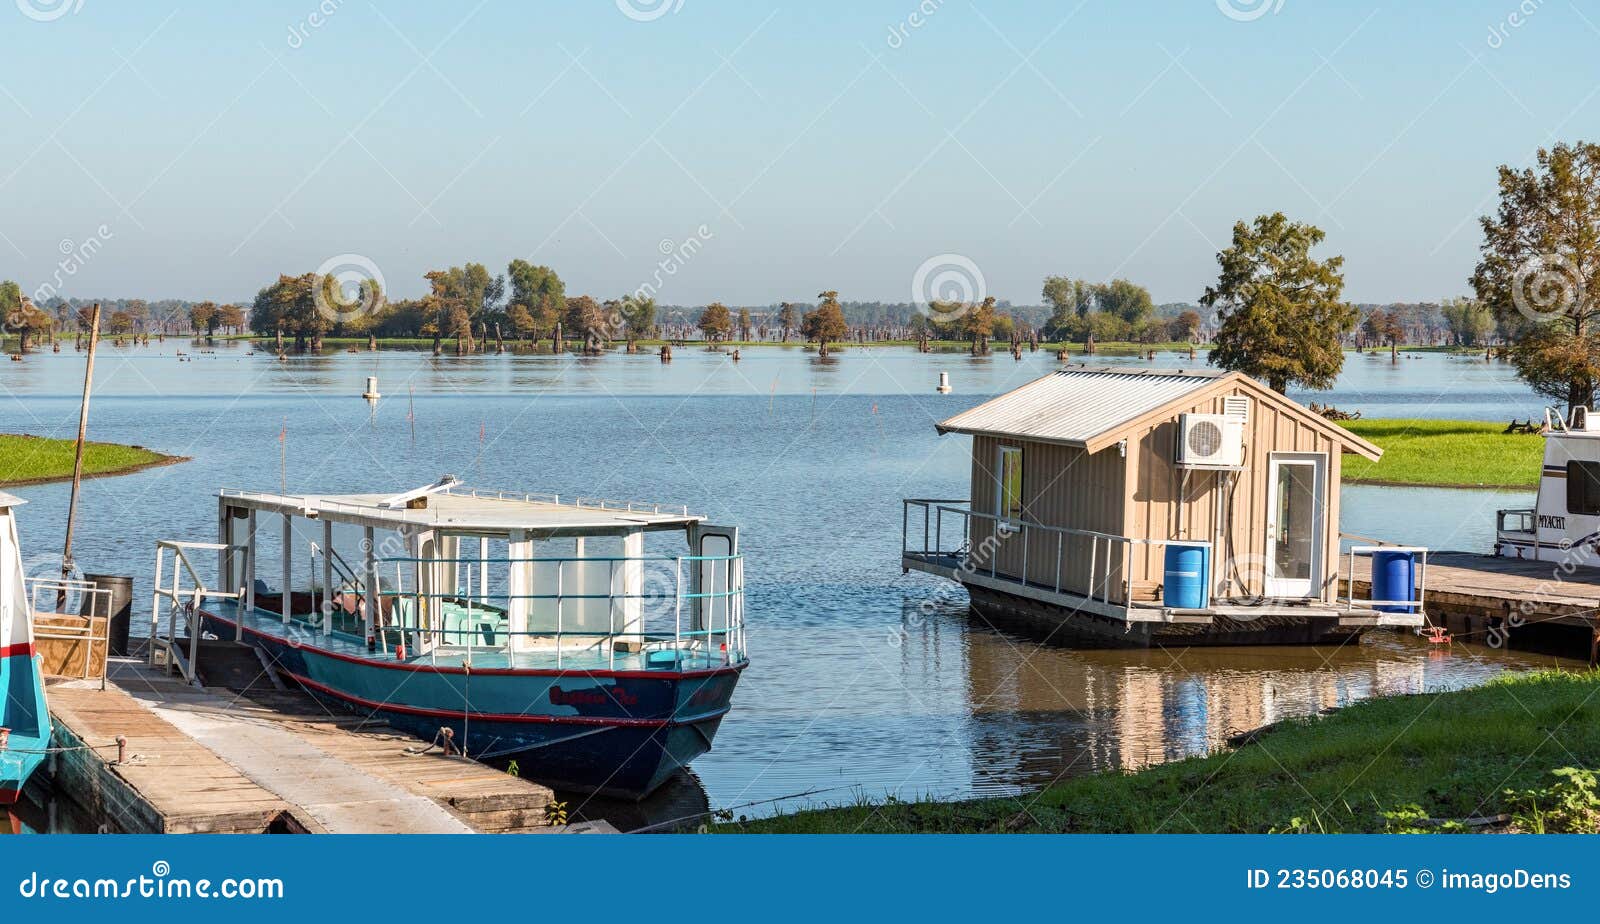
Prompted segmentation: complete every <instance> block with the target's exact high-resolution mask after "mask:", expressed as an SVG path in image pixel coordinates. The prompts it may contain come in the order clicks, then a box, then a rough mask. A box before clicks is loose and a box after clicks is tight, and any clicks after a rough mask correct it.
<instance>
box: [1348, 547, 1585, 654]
mask: <svg viewBox="0 0 1600 924" xmlns="http://www.w3.org/2000/svg"><path fill="white" fill-rule="evenodd" d="M1427 580H1428V587H1427V599H1428V613H1429V615H1430V616H1431V617H1433V618H1434V622H1436V623H1439V624H1442V625H1445V626H1446V627H1448V628H1450V629H1452V630H1454V631H1456V632H1457V633H1470V634H1472V635H1479V636H1488V635H1489V634H1490V633H1500V637H1501V639H1503V640H1504V641H1505V642H1507V643H1511V644H1516V643H1517V637H1518V634H1519V632H1520V633H1523V634H1530V635H1531V634H1533V633H1527V632H1526V631H1525V630H1527V629H1530V628H1535V627H1540V628H1543V627H1549V628H1557V629H1565V630H1567V631H1566V633H1565V634H1567V635H1569V636H1570V637H1571V641H1572V642H1573V643H1577V642H1578V641H1580V640H1581V642H1582V643H1583V644H1585V645H1586V646H1587V649H1588V651H1587V653H1588V656H1589V659H1590V661H1591V662H1593V661H1594V660H1595V655H1596V653H1597V651H1596V648H1597V645H1600V568H1593V567H1585V566H1574V567H1572V568H1571V569H1570V570H1569V569H1567V568H1564V567H1563V566H1562V565H1561V564H1560V563H1558V562H1549V561H1532V560H1529V559H1520V558H1500V557H1497V556H1494V555H1480V554H1476V553H1473V552H1430V553H1429V554H1428V577H1427ZM1355 585H1356V594H1357V595H1358V596H1361V595H1367V594H1369V592H1370V584H1369V582H1368V581H1366V580H1363V579H1361V578H1359V577H1358V578H1357V579H1356V582H1355ZM1478 640H1480V641H1481V640H1483V639H1478ZM1491 640H1492V639H1491ZM1558 647H1560V648H1562V649H1564V650H1565V649H1567V648H1569V647H1570V645H1559V646H1558Z"/></svg>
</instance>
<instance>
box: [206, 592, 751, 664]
mask: <svg viewBox="0 0 1600 924" xmlns="http://www.w3.org/2000/svg"><path fill="white" fill-rule="evenodd" d="M205 610H206V612H208V613H211V614H213V615H215V616H218V617H221V618H223V619H226V620H229V621H237V616H238V614H239V613H241V612H243V607H241V606H239V605H237V604H235V603H234V602H233V601H231V600H213V601H208V602H207V603H206V605H205ZM244 627H245V629H246V630H247V631H250V632H258V633H260V634H262V635H265V636H269V637H271V638H277V639H283V640H286V641H293V642H296V643H298V644H302V645H306V646H308V647H312V648H320V649H323V650H325V651H330V652H333V653H335V654H340V655H345V656H348V657H355V658H371V657H373V656H374V655H373V653H372V652H371V651H369V650H367V644H366V640H365V639H362V638H359V637H357V636H355V635H350V634H348V633H345V632H340V631H338V630H335V631H333V632H330V633H327V634H323V633H322V632H321V631H320V630H318V629H316V628H314V627H311V626H309V625H308V624H307V623H306V622H304V621H303V620H301V619H299V618H298V617H292V618H291V619H290V621H289V622H288V624H285V623H284V621H283V617H282V616H281V615H280V614H278V613H275V612H272V611H270V610H264V609H261V608H260V607H257V608H256V609H255V610H254V611H253V612H249V613H246V614H245V617H244ZM388 632H389V634H391V635H394V634H397V633H398V632H399V630H397V629H393V628H390V629H389V630H388ZM596 641H597V640H588V641H586V642H585V641H572V640H567V641H564V642H562V643H561V645H560V646H559V647H558V646H557V645H556V643H555V640H554V638H553V637H551V638H549V639H548V640H545V639H540V638H534V639H532V640H531V642H532V643H533V644H535V645H537V646H538V647H535V648H533V649H532V650H529V651H515V652H513V651H508V650H507V649H505V648H490V647H478V646H474V647H473V648H472V649H471V651H470V655H471V659H472V667H473V668H474V669H475V670H541V671H548V670H566V671H573V672H575V673H594V672H604V671H646V670H682V671H695V670H713V669H716V668H721V667H726V666H728V664H727V660H726V658H725V657H724V656H723V654H722V652H721V651H716V652H710V651H706V650H705V649H704V648H703V647H700V648H697V649H695V650H687V651H686V650H678V651H672V650H667V651H660V650H656V651H619V650H616V649H614V648H612V647H611V646H610V644H609V643H606V644H597V643H596ZM468 654H469V652H468V650H467V649H466V648H463V647H455V646H441V647H438V648H435V649H434V650H432V651H430V652H427V653H424V654H419V655H409V656H408V657H406V658H405V659H404V660H403V663H406V664H416V665H418V666H430V667H445V668H459V667H462V666H464V665H465V664H466V663H467V657H468ZM383 655H384V656H385V657H391V658H392V657H393V656H394V655H393V652H392V651H389V652H385V653H383ZM674 655H675V656H674Z"/></svg>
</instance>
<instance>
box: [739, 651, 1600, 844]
mask: <svg viewBox="0 0 1600 924" xmlns="http://www.w3.org/2000/svg"><path fill="white" fill-rule="evenodd" d="M1596 692H1600V672H1596V671H1593V670H1588V671H1573V670H1561V669H1552V670H1544V671H1537V672H1531V673H1524V674H1506V675H1502V676H1500V677H1496V678H1494V679H1492V680H1490V681H1489V682H1487V683H1485V684H1482V685H1480V686H1476V687H1471V688H1468V689H1463V690H1452V691H1446V692H1437V693H1428V692H1423V693H1408V694H1399V695H1392V696H1377V697H1373V698H1371V699H1366V700H1362V701H1360V702H1357V703H1352V704H1349V705H1346V706H1342V707H1340V708H1338V709H1335V710H1332V711H1329V712H1324V713H1317V714H1312V715H1309V716H1304V717H1298V718H1288V719H1283V720H1280V721H1278V722H1276V723H1273V724H1272V725H1269V726H1266V727H1264V728H1260V729H1254V730H1251V731H1248V732H1243V733H1239V734H1235V735H1232V736H1230V738H1229V743H1227V744H1224V745H1221V746H1217V747H1215V748H1214V749H1213V750H1211V751H1210V752H1209V753H1207V754H1205V755H1204V756H1197V757H1188V758H1183V759H1180V760H1174V761H1169V762H1166V763H1160V764H1155V765H1152V766H1146V767H1144V768H1141V769H1137V770H1131V771H1129V770H1119V769H1105V770H1101V771H1098V772H1096V773H1092V774H1087V775H1085V776H1080V777H1075V778H1072V779H1066V780H1062V781H1060V782H1057V783H1054V784H1052V785H1050V786H1046V787H1044V788H1043V789H1039V790H1035V791H1032V792H1029V793H1024V794H1021V795H1018V796H1012V797H998V798H981V799H965V800H955V801H942V800H937V799H922V800H919V799H904V800H902V799H899V798H896V797H893V796H891V797H889V798H887V799H886V800H884V801H882V802H868V801H860V802H857V803H854V804H848V805H831V806H830V805H821V806H817V807H814V808H807V809H802V810H799V811H795V812H790V813H787V814H781V815H775V816H772V817H768V818H756V819H739V820H737V821H733V822H725V823H723V824H719V825H715V826H713V829H712V830H714V831H716V832H718V833H729V834H741V833H783V834H802V833H815V834H824V833H838V832H860V833H991V832H995V833H997V832H1033V833H1159V832H1162V831H1171V830H1194V829H1198V830H1202V831H1209V832H1214V833H1330V834H1331V833H1362V832H1365V833H1401V832H1418V833H1420V832H1466V831H1484V832H1488V831H1495V832H1505V831H1515V832H1528V831H1541V832H1543V831H1549V832H1573V833H1577V832H1589V831H1594V830H1596V827H1597V823H1600V813H1595V812H1593V811H1591V810H1590V809H1591V806H1589V805H1584V806H1583V808H1582V809H1575V810H1573V811H1570V812H1569V811H1568V810H1567V809H1566V808H1564V806H1568V805H1575V803H1573V802H1568V801H1566V800H1568V799H1569V798H1573V799H1577V800H1578V801H1584V800H1585V799H1586V798H1587V797H1585V796H1582V795H1580V793H1579V790H1581V789H1582V788H1583V785H1584V784H1583V781H1582V780H1578V779H1575V778H1574V777H1573V776H1571V775H1570V773H1568V772H1567V770H1568V768H1571V767H1584V766H1593V764H1594V761H1595V758H1597V757H1600V729H1595V728H1594V727H1593V726H1592V725H1590V724H1588V723H1584V724H1583V726H1582V727H1581V728H1580V727H1578V726H1579V723H1578V722H1574V723H1570V724H1567V727H1568V728H1569V729H1571V730H1572V731H1573V734H1572V735H1569V736H1567V740H1566V741H1565V743H1564V746H1563V750H1562V751H1559V752H1556V753H1553V754H1541V746H1542V743H1543V741H1544V738H1545V734H1546V732H1545V729H1544V728H1543V727H1541V723H1540V722H1537V721H1534V722H1530V721H1529V716H1536V717H1543V716H1547V715H1548V716H1554V717H1555V718H1556V719H1561V718H1562V717H1567V718H1571V717H1572V716H1573V715H1574V714H1575V713H1578V712H1580V711H1583V710H1584V709H1585V706H1587V705H1588V703H1589V700H1590V698H1591V697H1593V696H1594V695H1595V693H1596ZM1534 754H1538V755H1540V759H1537V760H1530V759H1529V755H1534ZM1579 773H1580V774H1581V773H1583V771H1579Z"/></svg>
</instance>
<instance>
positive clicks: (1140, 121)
mask: <svg viewBox="0 0 1600 924" xmlns="http://www.w3.org/2000/svg"><path fill="white" fill-rule="evenodd" d="M620 2H621V4H622V5H624V6H626V5H628V4H630V3H631V4H632V5H633V10H634V11H635V17H634V18H630V17H629V16H628V15H625V13H624V11H623V10H622V9H621V8H620V7H619V0H583V2H560V3H556V2H542V3H532V2H513V0H487V2H483V3H479V2H478V0H460V2H451V3H437V2H433V3H420V2H418V3H400V2H390V3H380V4H372V3H369V2H367V0H345V2H343V3H337V4H336V3H334V2H332V0H328V2H326V3H324V4H323V6H322V9H324V10H327V9H332V10H333V11H332V12H331V14H327V15H325V16H321V15H320V14H319V17H320V22H321V24H320V25H317V26H315V27H313V26H311V25H309V24H308V22H309V19H310V18H311V16H312V14H313V13H314V12H316V11H317V10H318V7H317V6H316V5H315V4H314V3H313V2H312V0H287V2H259V3H250V4H242V3H241V4H235V3H199V2H192V3H185V4H181V5H175V4H173V3H170V2H166V0H150V2H134V0H117V2H112V0H17V2H16V5H15V7H14V5H13V3H6V4H4V8H3V9H0V24H3V28H4V33H3V34H4V36H5V39H6V49H7V56H6V62H5V64H6V66H5V67H4V69H3V71H0V88H3V92H0V120H3V121H0V125H3V127H4V130H3V132H0V234H3V239H0V277H14V278H16V279H17V280H18V281H19V282H21V283H22V284H23V288H24V289H25V290H28V291H32V290H34V289H35V288H36V287H37V286H38V285H39V283H41V282H44V281H46V280H47V279H48V277H49V276H50V275H51V274H52V273H53V272H54V271H55V264H56V262H57V260H58V259H59V253H60V250H62V249H63V248H65V247H67V246H69V245H68V244H65V243H63V242H73V243H81V242H82V241H84V240H85V239H87V238H90V237H92V236H94V235H95V234H96V229H98V228H99V227H100V226H102V225H103V226H105V227H106V228H107V229H108V231H109V232H110V236H109V239H108V240H105V241H104V242H103V246H101V247H100V249H99V251H98V252H97V253H96V254H94V255H93V256H92V257H91V258H89V259H87V260H86V261H85V265H84V266H83V267H82V268H81V270H80V271H78V272H77V273H76V274H75V275H73V276H72V277H70V278H69V279H68V281H67V284H66V285H64V286H63V287H62V292H63V294H66V295H73V296H140V297H145V298H160V297H182V298H212V299H230V300H233V299H247V298H249V297H250V296H252V295H253V294H254V292H255V291H256V289H257V288H259V287H260V286H261V285H263V284H264V283H266V282H268V281H270V280H271V279H272V278H274V277H275V275H276V274H277V273H278V272H280V271H284V272H289V271H293V272H306V271H309V270H311V269H314V268H316V267H317V266H318V265H320V264H322V263H323V262H324V261H326V260H327V259H328V258H330V257H332V256H335V255H337V254H343V253H356V254H360V255H363V256H365V257H367V258H369V259H370V260H371V261H372V262H373V263H374V264H375V265H376V266H378V267H379V269H380V270H381V272H382V273H383V276H384V278H385V281H386V283H387V285H388V288H389V290H390V292H391V293H392V294H395V295H400V296H408V295H415V294H417V293H419V292H420V291H421V290H422V288H423V285H424V283H423V280H422V278H421V275H422V273H423V272H425V271H426V270H428V269H429V268H432V267H437V266H443V265H450V264H457V263H461V262H463V261H468V260H476V261H481V262H484V263H486V264H488V265H489V266H490V267H491V268H493V269H495V270H497V271H498V270H500V269H503V267H504V265H505V263H506V262H507V261H508V260H510V259H511V258H513V257H523V258H527V259H531V260H534V261H536V262H540V263H547V264H549V265H551V266H553V267H555V268H556V269H557V271H558V272H560V273H561V275H562V276H563V278H565V279H566V280H567V285H568V291H569V292H580V291H581V292H590V293H593V294H594V295H596V296H600V297H612V296H616V295H620V294H622V293H624V292H627V291H631V290H633V289H635V288H636V287H638V286H639V285H640V284H642V283H645V282H648V281H650V279H651V276H652V274H653V273H654V272H655V267H656V262H657V261H658V260H659V259H660V247H661V242H663V241H671V242H680V241H682V240H684V239H685V238H688V237H691V236H693V235H695V234H696V233H697V229H699V228H700V227H701V226H705V228H706V230H707V232H708V233H709V235H708V236H709V239H708V240H706V241H705V242H704V244H703V246H702V247H701V249H700V250H699V252H698V253H697V254H696V255H695V256H694V257H693V258H692V259H690V260H688V261H686V263H685V265H683V266H682V268H681V269H680V270H679V271H678V272H676V273H675V274H673V275H671V276H670V277H667V279H666V282H665V284H664V285H663V286H662V287H661V291H660V295H659V299H660V300H662V301H664V302H672V303H679V304H699V303H704V302H706V301H709V300H722V301H725V302H730V303H743V304H757V303H767V302H771V301H777V300H781V299H797V298H805V299H808V298H810V297H812V296H814V295H815V294H816V293H817V292H818V291H819V290H821V289H823V288H833V289H838V290H839V291H840V293H841V296H842V297H844V298H845V299H862V300H871V299H882V300H886V301H906V300H909V298H910V295H911V284H912V279H913V276H914V274H915V273H916V271H917V268H918V266H919V265H921V264H922V263H923V262H924V261H925V260H927V259H928V258H930V257H932V256H935V255H938V254H944V253H955V254H960V255H962V256H965V257H966V258H968V259H970V260H971V261H972V262H973V264H975V265H976V266H977V267H978V268H979V269H980V271H981V272H982V274H983V277H984V280H985V283H986V287H987V291H988V292H989V294H992V295H996V296H998V297H1000V298H1008V299H1011V300H1013V301H1015V302H1021V303H1034V302H1037V301H1038V299H1039V288H1040V281H1041V279H1042V277H1043V276H1045V275H1046V274H1049V273H1066V274H1071V275H1074V276H1083V277H1087V278H1091V279H1104V278H1108V277H1110V276H1112V275H1121V276H1127V277H1129V278H1131V279H1134V280H1136V281H1138V282H1140V283H1143V284H1145V285H1147V286H1148V287H1149V288H1150V289H1151V291H1152V292H1153V294H1154V295H1155V297H1156V299H1157V301H1179V300H1193V299H1195V298H1197V297H1198V296H1199V295H1200V293H1201V291H1202V290H1203V287H1204V286H1205V285H1206V283H1207V282H1208V281H1210V280H1211V279H1212V278H1214V270H1215V261H1214V254H1215V251H1216V249H1217V248H1218V247H1219V246H1221V245H1222V244H1223V243H1225V241H1226V239H1227V236H1228V234H1229V230H1230V228H1231V226H1232V223H1233V222H1234V221H1235V220H1236V219H1239V218H1243V217H1248V216H1252V215H1255V214H1257V213H1260V212H1264V211H1271V210H1279V209H1281V210H1283V211H1285V212H1287V213H1289V214H1290V215H1292V216H1294V217H1297V218H1302V219H1305V220H1310V221H1314V222H1316V223H1317V224H1319V225H1321V226H1322V227H1323V228H1324V229H1325V230H1326V231H1327V232H1328V245H1327V246H1328V249H1329V250H1330V251H1334V252H1339V253H1343V254H1344V255H1345V257H1346V258H1347V266H1346V270H1347V275H1346V279H1347V289H1346V293H1347V295H1348V296H1349V297H1350V298H1352V299H1354V300H1357V301H1390V300H1421V299H1435V298H1439V297H1442V296H1446V295H1453V294H1458V293H1460V292H1462V291H1464V290H1465V288H1466V283H1465V279H1466V277H1467V276H1468V275H1469V274H1470V272H1471V269H1472V265H1473V262H1474V259H1475V254H1476V248H1477V244H1478V238H1479V233H1478V228H1477V224H1476V216H1477V215H1480V214H1482V213H1483V212H1484V211H1485V210H1486V209H1489V208H1491V207H1492V205H1493V200H1492V198H1491V197H1492V194H1493V184H1494V179H1495V167H1496V166H1497V165H1498V164H1500V163H1504V162H1511V163H1515V164H1524V163H1527V162H1528V161H1529V159H1530V158H1531V156H1532V153H1533V151H1534V149H1535V148H1537V147H1538V146H1540V145H1542V144H1548V143H1549V142H1551V141H1552V140H1554V139H1565V140H1575V139H1579V138H1589V139H1595V138H1596V136H1597V135H1600V132H1597V131H1596V127H1597V122H1596V120H1597V117H1600V92H1597V91H1600V84H1597V79H1600V76H1597V72H1596V71H1595V69H1594V67H1593V64H1594V61H1595V60H1596V58H1595V49H1596V48H1597V47H1600V10H1596V9H1594V8H1593V7H1592V6H1591V7H1590V9H1588V10H1583V9H1582V8H1581V7H1578V6H1574V5H1573V4H1572V3H1570V2H1568V0H1545V2H1543V3H1536V2H1534V0H1527V2H1525V3H1523V4H1522V5H1521V7H1520V8H1519V6H1518V5H1517V4H1516V3H1514V2H1512V0H1492V2H1464V0H1436V2H1420V0H1419V2H1398V0H1384V2H1335V0H1276V2H1275V0H1220V2H1221V3H1222V4H1223V5H1227V4H1229V3H1231V4H1233V11H1234V14H1235V15H1234V16H1231V17H1230V16H1229V15H1226V14H1225V13H1224V11H1223V10H1222V9H1220V8H1219V6H1218V2H1219V0H1184V2H1137V3H1135V2H1116V0H1087V2H1084V3H1082V4H1081V5H1079V4H1077V2H1076V0H1058V2H1020V0H1019V2H1010V3H1000V2H995V3H971V2H967V0H946V2H944V3H942V4H938V3H935V2H933V0H929V2H927V3H924V4H922V9H924V10H926V9H932V10H933V12H931V14H925V15H924V14H919V16H920V17H921V21H922V24H921V25H920V26H916V27H914V28H913V27H910V26H909V25H907V23H908V19H909V17H911V16H912V14H913V13H914V12H916V11H917V10H918V7H917V5H916V4H915V3H913V2H912V0H891V2H869V0H856V2H821V0H805V2H800V0H788V2H776V3H769V2H766V0H620ZM1263 3H1265V4H1266V7H1265V8H1263V7H1262V4H1263ZM75 4H76V6H75ZM663 4H664V5H663ZM24 7H26V8H29V9H31V10H32V11H33V12H34V16H35V17H36V18H37V19H39V20H46V21H35V19H34V18H30V17H29V16H27V15H25V14H24V12H23V8H24ZM1530 9H1531V10H1533V12H1532V13H1531V14H1529V13H1526V12H1521V11H1526V10H1530ZM56 14H60V15H59V16H57V15H56ZM657 14H659V15H657ZM1255 14H1259V15H1255ZM1512 14H1517V17H1518V21H1519V22H1521V24H1520V25H1517V26H1511V25H1509V22H1508V19H1509V17H1511V16H1512ZM51 17H55V18H51ZM652 17H654V18H652ZM1252 17H1254V18H1252ZM896 27H904V33H903V34H901V35H896V36H894V38H893V39H892V40H891V34H892V31H891V30H893V29H895V28H896ZM292 30H299V31H298V33H297V34H296V33H294V32H293V31H292ZM1494 30H1499V33H1498V34H1495V33H1494ZM1492 35H1494V37H1493V39H1491V36H1492Z"/></svg>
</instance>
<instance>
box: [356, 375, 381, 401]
mask: <svg viewBox="0 0 1600 924" xmlns="http://www.w3.org/2000/svg"><path fill="white" fill-rule="evenodd" d="M361 397H363V398H366V399H367V400H368V401H376V400H378V399H379V398H381V397H383V396H382V395H380V394H378V377H377V376H375V375H369V376H367V390H366V391H364V392H362V393H361Z"/></svg>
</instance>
